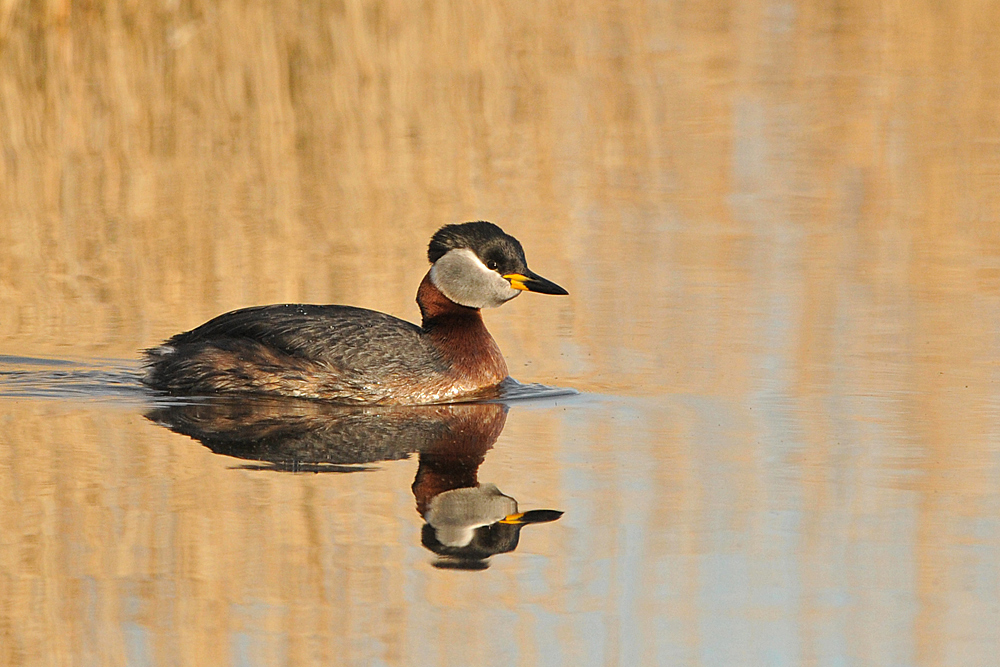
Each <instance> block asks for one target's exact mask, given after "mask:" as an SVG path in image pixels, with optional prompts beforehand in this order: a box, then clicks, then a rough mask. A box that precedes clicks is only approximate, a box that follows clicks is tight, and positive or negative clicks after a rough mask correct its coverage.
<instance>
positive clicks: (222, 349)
mask: <svg viewBox="0 0 1000 667" xmlns="http://www.w3.org/2000/svg"><path fill="white" fill-rule="evenodd" d="M427 257H428V259H429V260H430V262H431V268H430V271H428V272H427V275H426V276H424V279H423V282H421V283H420V288H419V289H418V290H417V305H419V306H420V313H421V315H422V316H423V322H422V325H421V326H419V327H418V326H416V325H414V324H410V323H409V322H405V321H403V320H400V319H398V318H395V317H392V316H391V315H386V314H385V313H379V312H376V311H373V310H366V309H364V308H354V307H351V306H320V305H301V304H290V305H275V306H259V307H255V308H244V309H241V310H234V311H232V312H229V313H225V314H224V315H220V316H218V317H216V318H215V319H213V320H210V321H208V322H206V323H205V324H203V325H201V326H200V327H198V328H197V329H192V330H191V331H188V332H185V333H181V334H178V335H176V336H174V337H173V338H171V339H170V340H168V341H166V342H165V343H164V344H163V345H160V346H159V347H154V348H152V349H149V350H146V356H145V363H146V375H145V378H144V380H143V381H144V382H145V383H146V384H147V385H149V386H150V387H153V388H155V389H160V390H164V391H168V392H170V393H172V394H182V395H204V394H264V395H271V396H294V397H298V398H313V399H322V400H330V401H336V402H341V403H371V404H419V403H441V402H447V401H450V400H454V399H460V398H463V397H468V396H472V395H475V394H477V393H483V392H487V391H488V390H490V389H491V388H493V387H496V386H497V385H498V384H500V383H501V382H502V381H503V380H504V379H505V378H506V377H507V364H506V363H505V362H504V358H503V355H502V354H501V353H500V349H499V348H498V347H497V344H496V342H495V341H494V340H493V337H492V336H491V335H490V333H489V332H488V331H487V330H486V326H485V325H484V324H483V319H482V316H481V315H480V313H479V310H480V309H481V308H492V307H496V306H500V305H502V304H504V303H506V302H507V301H510V300H511V299H513V298H514V297H515V296H517V295H518V294H520V293H521V291H523V290H527V291H531V292H541V293H542V294H567V292H566V290H564V289H563V288H562V287H559V286H558V285H556V284H555V283H553V282H551V281H549V280H546V279H545V278H542V277H541V276H539V275H537V274H535V273H532V271H531V270H530V269H528V265H527V262H526V260H525V258H524V250H523V249H522V248H521V244H520V243H519V242H518V241H517V239H515V238H514V237H513V236H509V235H508V234H505V233H504V232H503V230H502V229H500V228H499V227H497V226H496V225H494V224H492V223H489V222H466V223H463V224H457V225H446V226H444V227H442V228H441V229H439V230H438V231H437V232H436V233H435V234H434V236H433V237H432V238H431V242H430V246H429V248H428V250H427Z"/></svg>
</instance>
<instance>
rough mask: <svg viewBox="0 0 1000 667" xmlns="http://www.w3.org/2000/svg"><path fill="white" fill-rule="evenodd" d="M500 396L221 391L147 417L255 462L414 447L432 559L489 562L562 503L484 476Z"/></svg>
mask: <svg viewBox="0 0 1000 667" xmlns="http://www.w3.org/2000/svg"><path fill="white" fill-rule="evenodd" d="M507 409H508V408H507V406H506V405H505V404H502V403H465V404H451V405H428V406H406V407H403V406H377V407H359V406H341V405H331V404H327V403H320V402H314V401H296V400H284V399H266V400H247V399H242V400H232V399H218V400H213V401H211V402H207V403H197V404H189V405H171V406H167V407H162V408H158V409H156V410H153V411H151V412H149V413H147V415H146V417H147V418H148V419H150V420H151V421H153V422H156V423H157V424H160V425H162V426H164V427H166V428H169V429H170V430H172V431H174V432H176V433H180V434H183V435H187V436H189V437H191V438H194V439H195V440H198V441H199V442H201V443H202V444H203V445H205V446H206V447H208V448H209V449H211V450H212V451H213V452H215V453H216V454H222V455H225V456H232V457H236V458H240V459H244V460H247V461H253V462H255V463H253V464H249V465H242V466H239V467H240V468H242V469H250V470H274V471H283V472H288V471H291V472H306V471H308V472H341V473H343V472H357V471H362V470H368V469H370V468H369V467H368V466H367V465H366V464H371V463H376V462H379V461H392V460H398V459H402V458H406V457H408V456H409V455H410V454H413V453H416V454H418V456H419V466H418V468H417V474H416V478H415V479H414V481H413V486H412V487H411V488H412V490H413V496H414V498H415V500H416V506H417V512H418V513H419V514H420V516H421V517H423V519H424V521H425V524H424V527H423V530H422V533H421V542H422V544H423V546H424V547H426V548H427V549H428V550H430V551H432V552H433V553H434V554H436V556H437V558H436V560H435V561H434V565H435V567H439V568H448V569H471V570H482V569H486V568H487V567H488V566H489V559H490V557H491V556H493V555H495V554H500V553H507V552H511V551H514V550H515V549H516V548H517V545H518V541H519V539H520V533H521V529H522V528H523V527H524V526H526V525H529V524H534V523H548V522H551V521H555V520H557V519H558V518H559V517H560V516H562V512H560V511H557V510H548V509H541V510H530V511H527V512H520V511H519V508H518V504H517V500H515V499H514V498H512V497H511V496H508V495H505V494H504V493H502V492H501V491H500V489H498V488H497V486H496V485H495V484H492V483H489V482H483V483H481V482H480V481H479V467H480V465H482V463H483V461H484V460H485V458H486V454H487V452H489V450H490V449H492V448H493V445H494V443H496V441H497V438H499V437H500V433H501V432H502V431H503V427H504V424H505V422H506V420H507Z"/></svg>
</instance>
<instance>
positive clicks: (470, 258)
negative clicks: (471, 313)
mask: <svg viewBox="0 0 1000 667" xmlns="http://www.w3.org/2000/svg"><path fill="white" fill-rule="evenodd" d="M431 282H432V283H434V286H435V287H437V288H438V289H439V290H441V293H442V294H444V295H445V296H446V297H448V298H449V299H451V300H452V301H454V302H455V303H457V304H459V305H460V306H466V307H467V308H496V307H497V306H499V305H502V304H504V303H506V302H508V301H510V300H511V299H513V298H514V297H515V296H517V295H518V294H520V293H521V291H520V290H516V289H514V288H513V287H511V286H510V283H509V282H507V280H506V279H505V278H504V277H503V276H501V275H500V274H499V273H497V272H496V271H491V270H490V269H489V268H487V267H486V265H485V264H483V263H482V261H481V260H480V259H479V257H477V256H476V253H474V252H472V251H471V250H469V249H467V248H459V249H457V250H449V251H448V252H447V253H445V254H444V256H442V257H441V258H440V259H439V260H438V261H436V262H434V266H432V267H431Z"/></svg>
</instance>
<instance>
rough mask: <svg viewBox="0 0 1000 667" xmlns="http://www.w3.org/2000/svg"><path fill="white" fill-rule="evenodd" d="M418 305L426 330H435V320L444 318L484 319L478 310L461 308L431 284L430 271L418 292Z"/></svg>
mask: <svg viewBox="0 0 1000 667" xmlns="http://www.w3.org/2000/svg"><path fill="white" fill-rule="evenodd" d="M417 305H418V306H420V314H421V315H422V316H423V318H424V329H430V328H433V327H434V324H435V320H440V319H442V318H452V317H458V318H468V319H478V320H479V321H480V322H482V321H483V318H482V317H481V316H480V315H479V309H478V308H469V307H467V306H460V305H459V304H457V303H455V302H454V301H452V300H451V299H449V298H448V297H446V296H445V295H444V294H443V293H442V292H441V290H439V289H438V288H437V287H436V286H435V285H434V283H433V282H431V273H430V271H428V272H427V275H426V276H424V279H423V280H422V281H421V282H420V288H419V289H418V290H417Z"/></svg>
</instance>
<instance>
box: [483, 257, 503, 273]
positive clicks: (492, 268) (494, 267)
mask: <svg viewBox="0 0 1000 667" xmlns="http://www.w3.org/2000/svg"><path fill="white" fill-rule="evenodd" d="M499 266H500V265H499V264H497V261H496V260H495V259H491V260H489V261H488V262H486V268H488V269H489V270H490V271H496V270H497V268H498V267H499Z"/></svg>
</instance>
